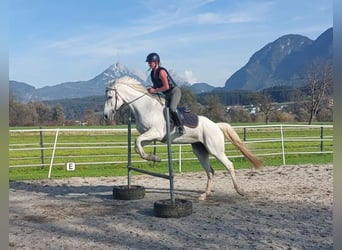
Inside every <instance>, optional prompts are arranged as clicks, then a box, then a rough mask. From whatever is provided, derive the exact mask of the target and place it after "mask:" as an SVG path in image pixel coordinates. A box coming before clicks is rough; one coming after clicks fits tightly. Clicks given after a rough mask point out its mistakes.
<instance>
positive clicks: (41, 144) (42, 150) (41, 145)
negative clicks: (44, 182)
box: [39, 127, 45, 168]
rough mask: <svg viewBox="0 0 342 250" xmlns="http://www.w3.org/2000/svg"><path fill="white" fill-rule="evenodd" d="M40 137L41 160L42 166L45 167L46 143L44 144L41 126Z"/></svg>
mask: <svg viewBox="0 0 342 250" xmlns="http://www.w3.org/2000/svg"><path fill="white" fill-rule="evenodd" d="M39 128H40V130H39V137H40V160H41V162H42V166H41V168H44V165H45V164H44V144H43V131H42V127H39Z"/></svg>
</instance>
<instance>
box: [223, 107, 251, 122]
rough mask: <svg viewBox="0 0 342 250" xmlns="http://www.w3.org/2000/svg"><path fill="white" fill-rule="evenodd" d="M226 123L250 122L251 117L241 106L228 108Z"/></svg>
mask: <svg viewBox="0 0 342 250" xmlns="http://www.w3.org/2000/svg"><path fill="white" fill-rule="evenodd" d="M227 116H228V119H227V120H228V122H251V121H252V118H251V115H250V114H249V113H248V112H247V110H245V109H244V108H243V107H241V106H234V107H230V108H229V109H228V111H227Z"/></svg>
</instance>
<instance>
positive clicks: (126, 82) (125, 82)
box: [108, 76, 164, 102]
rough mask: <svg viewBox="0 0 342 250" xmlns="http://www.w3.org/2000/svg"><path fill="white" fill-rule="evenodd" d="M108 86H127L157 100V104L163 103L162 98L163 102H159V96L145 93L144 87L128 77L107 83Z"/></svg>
mask: <svg viewBox="0 0 342 250" xmlns="http://www.w3.org/2000/svg"><path fill="white" fill-rule="evenodd" d="M108 84H109V87H112V86H113V85H118V84H123V85H127V86H129V87H131V88H132V89H134V90H136V91H139V92H141V93H143V94H145V95H148V96H150V97H152V98H155V99H157V100H158V101H159V102H160V101H162V102H164V98H163V100H161V97H160V96H158V95H152V94H150V93H149V92H148V91H147V89H146V87H144V86H143V85H142V83H141V82H140V81H138V80H137V79H135V78H133V77H130V76H123V77H120V78H117V79H115V80H112V81H109V82H108Z"/></svg>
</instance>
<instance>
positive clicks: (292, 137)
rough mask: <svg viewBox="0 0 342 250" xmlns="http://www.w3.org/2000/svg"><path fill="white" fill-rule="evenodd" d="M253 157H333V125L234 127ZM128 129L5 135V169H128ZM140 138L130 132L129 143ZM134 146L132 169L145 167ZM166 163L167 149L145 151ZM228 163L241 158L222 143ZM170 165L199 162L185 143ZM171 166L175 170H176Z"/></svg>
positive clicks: (152, 147)
mask: <svg viewBox="0 0 342 250" xmlns="http://www.w3.org/2000/svg"><path fill="white" fill-rule="evenodd" d="M234 129H235V130H236V131H237V132H238V133H239V135H240V137H241V139H242V140H243V141H244V142H245V143H246V144H248V147H249V148H250V150H251V152H252V153H253V154H255V155H257V156H260V157H267V156H276V157H277V156H279V157H281V159H282V164H283V165H286V157H287V156H289V155H291V154H292V155H294V154H295V155H304V154H332V153H333V125H293V124H292V125H288V124H278V125H254V126H234ZM127 135H128V130H127V129H116V128H106V129H104V128H77V129H76V128H37V129H11V130H9V168H28V167H41V168H45V167H49V173H48V178H50V176H51V171H52V169H53V167H56V166H67V167H70V168H72V167H74V165H77V166H82V165H84V166H90V165H114V166H116V165H127V141H128V139H127ZM137 135H138V133H137V132H136V130H135V129H134V128H132V143H134V139H135V137H136V136H137ZM131 146H132V165H133V166H134V164H135V163H142V162H146V161H145V160H142V159H141V158H140V157H139V156H138V155H137V154H136V153H135V150H134V145H131ZM146 151H147V152H149V153H153V152H157V154H158V155H160V156H161V158H162V161H167V145H166V144H163V143H159V142H156V143H154V144H152V145H149V146H146ZM226 151H227V155H228V156H229V158H242V157H243V155H242V154H241V153H240V151H238V150H237V149H235V148H234V146H233V145H231V143H230V142H229V141H226ZM172 160H173V161H174V162H175V163H178V171H179V172H181V171H182V162H184V161H193V160H197V158H196V157H195V155H194V154H193V153H192V150H191V146H190V145H189V144H182V145H180V144H174V145H172ZM174 166H175V165H174Z"/></svg>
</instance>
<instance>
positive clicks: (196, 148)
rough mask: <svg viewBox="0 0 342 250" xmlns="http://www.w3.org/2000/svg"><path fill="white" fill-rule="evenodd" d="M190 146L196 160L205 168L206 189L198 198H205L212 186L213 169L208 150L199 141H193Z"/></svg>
mask: <svg viewBox="0 0 342 250" xmlns="http://www.w3.org/2000/svg"><path fill="white" fill-rule="evenodd" d="M191 146H192V151H193V152H194V154H195V155H196V156H197V158H198V160H199V161H200V163H201V164H202V166H203V168H204V169H205V172H206V173H207V177H208V179H207V187H206V190H205V192H204V193H203V194H201V195H200V197H199V199H200V200H205V199H206V198H207V196H208V195H209V193H210V192H211V188H212V181H213V177H214V169H213V168H212V167H211V165H210V162H209V152H208V150H207V149H206V148H205V146H204V145H203V144H202V143H200V142H197V143H193V144H191Z"/></svg>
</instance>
